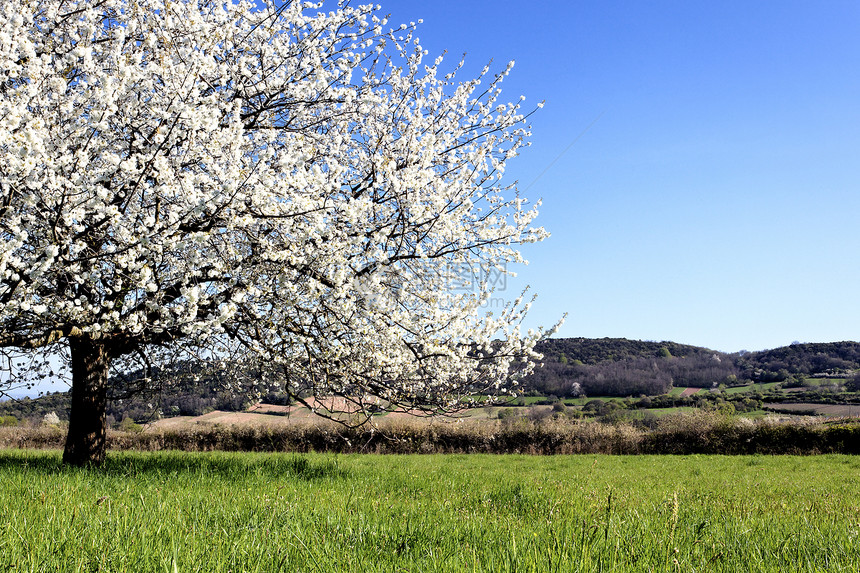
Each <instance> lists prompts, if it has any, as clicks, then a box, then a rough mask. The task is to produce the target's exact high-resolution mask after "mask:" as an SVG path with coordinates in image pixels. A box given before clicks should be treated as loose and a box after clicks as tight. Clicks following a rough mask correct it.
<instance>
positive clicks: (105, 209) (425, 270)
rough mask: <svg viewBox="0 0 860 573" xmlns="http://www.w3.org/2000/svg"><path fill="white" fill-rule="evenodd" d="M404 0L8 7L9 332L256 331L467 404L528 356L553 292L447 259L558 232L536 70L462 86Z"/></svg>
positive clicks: (296, 368)
mask: <svg viewBox="0 0 860 573" xmlns="http://www.w3.org/2000/svg"><path fill="white" fill-rule="evenodd" d="M378 9H379V8H376V7H373V6H352V5H349V4H346V3H341V4H339V5H338V7H336V8H335V9H333V10H331V11H326V12H324V11H321V10H318V9H316V8H310V7H306V5H305V4H304V3H301V2H287V3H285V4H283V5H282V6H281V5H277V6H276V5H275V4H269V5H265V6H263V7H257V6H255V5H252V4H250V3H249V2H245V1H237V2H225V3H206V2H203V3H201V2H197V1H192V0H172V1H171V2H169V3H168V2H166V1H163V0H135V1H131V0H104V1H102V2H99V3H91V2H87V1H86V0H62V1H61V0H23V1H22V0H0V31H2V33H0V85H1V86H2V87H0V233H2V237H3V238H2V241H0V346H6V347H9V346H18V347H22V348H37V347H40V346H44V345H50V344H54V343H57V342H60V341H62V340H64V339H65V340H68V341H72V340H80V341H87V342H89V343H90V344H91V345H93V346H100V347H103V348H105V349H106V355H107V357H108V358H106V359H112V358H117V357H119V356H121V355H123V354H125V353H128V352H136V351H137V350H138V349H140V348H150V347H153V348H154V347H158V346H163V345H172V344H176V343H177V342H179V341H183V340H184V341H185V342H186V343H188V344H189V345H201V344H214V343H215V341H219V344H220V343H222V342H223V341H224V340H231V341H233V343H234V344H235V345H238V346H241V347H242V348H244V349H245V350H247V351H249V352H253V353H254V354H255V355H256V356H258V357H259V358H260V359H263V360H266V361H268V362H270V363H273V364H276V365H277V366H278V367H279V368H282V369H283V371H284V372H285V373H286V375H287V377H288V378H289V379H290V380H294V381H300V382H301V383H302V384H305V385H307V386H308V387H312V388H313V389H314V391H316V392H318V393H322V394H326V393H350V394H355V395H373V396H375V397H377V398H380V399H383V400H387V401H392V402H398V401H399V402H402V403H414V404H417V405H421V406H424V405H432V406H433V407H442V408H446V407H450V406H456V405H458V404H459V402H458V400H459V398H457V397H456V396H457V395H458V394H470V393H472V392H475V391H476V388H477V386H480V387H481V388H498V387H500V386H503V385H504V384H505V382H506V380H508V375H509V372H510V370H511V368H512V366H514V365H518V366H525V367H526V368H528V365H529V364H530V361H531V360H532V358H534V354H533V351H532V348H533V346H534V343H535V341H536V340H537V339H538V338H539V337H540V336H543V335H544V334H545V333H541V332H533V333H529V334H522V333H520V331H519V324H520V323H521V321H522V319H523V317H524V313H525V310H526V308H527V305H524V304H523V303H522V301H521V300H520V301H513V302H512V303H511V304H509V305H507V306H506V307H505V308H503V309H501V310H500V311H499V310H498V309H497V310H496V312H495V313H494V314H491V313H489V312H485V311H483V309H482V308H481V304H482V301H486V300H488V296H489V294H490V293H491V291H492V285H491V284H489V283H487V282H483V283H480V284H477V285H476V287H475V288H476V289H477V291H476V292H472V293H463V292H458V291H457V290H456V289H455V288H453V286H454V283H452V277H451V276H449V274H446V269H448V268H449V267H450V265H452V264H466V265H471V266H473V267H474V268H493V269H496V270H497V271H498V272H500V273H506V272H507V266H506V265H507V264H508V263H511V264H513V263H518V262H523V259H522V257H521V255H520V254H519V252H518V251H517V247H518V245H520V244H522V243H530V242H534V241H539V240H541V239H543V238H544V237H545V236H546V232H545V231H544V230H543V229H542V228H539V227H533V226H532V221H533V219H534V217H535V215H536V211H535V209H534V207H531V206H529V205H528V204H527V202H526V201H525V200H524V199H522V198H520V197H519V196H518V195H517V192H516V189H515V188H514V187H513V186H512V185H503V184H502V183H501V182H500V177H501V174H502V173H503V172H504V169H505V163H506V161H507V160H508V159H509V158H511V157H513V156H515V155H516V154H517V151H518V149H519V148H520V147H521V146H523V145H525V140H526V138H527V137H528V136H529V132H528V126H527V125H526V124H525V116H526V114H524V112H523V110H522V108H521V105H522V103H521V101H522V100H520V101H519V102H516V103H507V102H503V101H502V100H501V99H500V89H499V88H500V83H501V81H502V79H503V78H504V77H505V76H506V75H507V73H508V72H509V70H510V66H508V67H507V68H505V69H504V70H503V71H501V72H500V73H499V74H497V75H495V76H494V75H491V74H490V72H489V68H487V69H485V70H484V72H483V73H482V74H481V76H479V77H478V78H475V79H471V80H467V81H462V82H459V83H458V82H457V80H456V73H457V69H459V68H455V70H454V71H451V72H444V71H443V70H442V66H443V65H444V62H443V60H442V58H436V59H435V60H425V55H426V52H425V51H424V50H423V49H422V48H421V46H420V45H418V41H417V38H415V37H414V29H415V26H414V25H408V26H401V27H399V28H397V29H394V30H391V29H389V31H388V32H386V31H385V29H386V27H387V22H386V20H385V18H382V17H381V16H379V15H378V14H377V13H376V10H378ZM481 356H483V357H481ZM476 385H477V386H476ZM451 396H453V397H451Z"/></svg>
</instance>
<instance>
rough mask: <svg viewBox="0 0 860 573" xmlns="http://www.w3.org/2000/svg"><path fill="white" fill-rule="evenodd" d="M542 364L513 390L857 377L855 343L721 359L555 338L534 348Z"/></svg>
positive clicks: (651, 390) (650, 390)
mask: <svg viewBox="0 0 860 573" xmlns="http://www.w3.org/2000/svg"><path fill="white" fill-rule="evenodd" d="M537 350H538V351H539V352H541V353H543V355H544V360H543V364H542V365H541V366H540V367H538V368H536V369H535V371H534V373H532V374H531V375H529V376H528V377H526V378H524V379H523V380H522V382H521V384H522V387H523V388H524V389H525V390H526V391H530V392H533V393H538V394H552V395H555V396H577V395H582V394H585V395H590V396H637V395H640V394H641V395H646V396H654V395H659V394H664V393H666V392H667V391H668V390H669V388H671V387H672V386H683V387H687V386H691V387H697V388H712V387H717V386H720V385H723V384H725V385H736V384H742V383H745V382H749V381H754V382H784V381H800V380H802V379H803V377H806V376H843V377H846V378H848V377H851V376H853V375H854V373H855V371H857V370H860V343H857V342H833V343H821V344H793V345H791V346H787V347H783V348H777V349H774V350H765V351H761V352H738V353H733V354H727V353H723V352H717V351H714V350H710V349H707V348H702V347H697V346H688V345H683V344H677V343H674V342H650V341H641V340H627V339H624V338H601V339H587V338H559V339H551V340H546V341H543V342H541V343H540V344H539V345H538V347H537Z"/></svg>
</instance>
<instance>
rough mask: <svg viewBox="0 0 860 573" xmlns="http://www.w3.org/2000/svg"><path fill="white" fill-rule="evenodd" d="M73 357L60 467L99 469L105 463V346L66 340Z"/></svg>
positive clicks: (86, 341)
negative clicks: (69, 398) (66, 429)
mask: <svg viewBox="0 0 860 573" xmlns="http://www.w3.org/2000/svg"><path fill="white" fill-rule="evenodd" d="M69 348H70V350H71V355H72V409H71V412H70V413H69V434H68V436H67V437H66V448H65V451H64V452H63V463H65V464H69V465H74V466H84V465H94V466H100V465H101V464H102V463H104V460H105V446H106V441H107V440H106V438H107V431H106V428H105V410H106V408H107V383H108V368H109V367H110V354H109V353H108V351H107V348H106V347H105V345H104V344H99V343H97V342H94V341H92V340H87V339H86V338H84V339H75V338H72V339H70V340H69Z"/></svg>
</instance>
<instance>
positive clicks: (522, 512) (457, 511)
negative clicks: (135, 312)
mask: <svg viewBox="0 0 860 573" xmlns="http://www.w3.org/2000/svg"><path fill="white" fill-rule="evenodd" d="M59 460H60V454H59V452H53V451H48V452H44V451H42V452H32V451H17V450H16V451H11V450H7V451H4V452H0V484H2V486H0V507H2V508H3V510H2V512H3V520H2V524H0V569H3V570H15V571H47V570H50V571H82V570H87V571H166V572H172V571H177V572H180V571H207V572H210V571H223V572H227V571H281V570H284V571H286V570H296V571H493V572H496V571H565V572H566V571H619V572H622V571H623V572H629V571H632V572H635V571H643V572H644V571H725V572H729V571H731V572H735V571H774V572H776V571H810V572H812V571H856V564H857V563H858V562H860V545H858V543H857V541H858V536H860V460H858V459H857V458H855V457H850V456H814V457H792V456H780V457H762V456H755V457H750V456H736V457H724V456H657V457H655V456H637V457H627V456H594V455H587V456H586V455H583V456H554V457H534V456H489V455H468V456H466V455H449V456H438V455H427V456H373V455H341V456H333V455H321V454H310V455H302V456H296V455H290V454H248V453H245V454H235V453H232V454H227V453H217V454H214V453H212V454H199V453H198V454H188V453H175V452H163V453H117V452H112V453H110V454H109V456H108V461H107V464H106V467H105V468H104V469H102V470H88V469H70V468H64V467H62V466H61V465H60V463H59Z"/></svg>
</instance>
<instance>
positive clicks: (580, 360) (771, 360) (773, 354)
mask: <svg viewBox="0 0 860 573" xmlns="http://www.w3.org/2000/svg"><path fill="white" fill-rule="evenodd" d="M537 350H538V351H539V352H541V353H542V354H543V355H544V359H543V362H542V364H541V365H539V366H537V367H536V368H535V371H534V372H533V373H532V374H531V375H529V376H528V377H526V378H524V379H522V380H521V381H520V389H521V390H523V391H526V392H532V393H535V394H541V395H555V396H559V397H561V396H577V395H583V394H584V395H588V396H639V395H646V396H655V395H660V394H665V393H667V392H669V390H670V389H671V388H672V387H673V386H683V387H699V388H711V387H717V386H720V385H723V384H725V385H727V386H732V385H737V384H744V383H747V382H749V381H755V382H790V383H797V384H800V382H801V380H802V379H803V378H805V377H841V378H849V377H852V376H853V375H854V374H856V373H858V372H860V342H850V341H846V342H828V343H815V344H792V345H790V346H784V347H781V348H775V349H773V350H763V351H759V352H744V353H733V354H726V353H723V352H717V351H714V350H711V349H709V348H703V347H700V346H691V345H687V344H678V343H676V342H668V341H663V342H654V341H643V340H628V339H626V338H552V339H549V340H544V341H542V342H540V343H539V344H538V346H537ZM173 370H175V372H173ZM197 370H198V369H197V368H196V367H195V366H194V365H193V364H191V365H189V364H182V365H177V366H175V367H174V368H173V369H171V372H168V373H167V375H168V376H169V377H170V378H171V379H174V380H179V382H177V383H175V384H174V385H171V386H170V388H169V390H165V391H161V392H151V393H149V394H143V395H141V394H137V395H132V392H130V391H129V392H123V391H122V390H121V389H122V388H123V387H126V388H127V389H129V390H131V389H132V388H133V387H134V379H135V377H136V376H138V375H139V373H126V374H124V375H120V376H119V377H117V378H116V380H117V381H118V382H120V384H119V388H120V390H115V391H114V396H113V399H112V400H110V403H109V406H108V416H110V420H111V421H112V422H113V423H118V422H120V421H121V420H122V419H123V418H125V417H126V416H128V417H130V418H132V419H134V420H137V421H144V420H148V419H152V417H153V416H154V415H159V414H156V412H159V413H160V415H161V416H165V417H170V416H175V415H194V416H196V415H200V414H203V413H205V412H209V411H212V410H213V409H219V410H230V411H240V410H243V409H244V408H245V407H246V406H247V405H248V404H247V401H246V398H245V396H242V395H237V394H232V393H229V392H226V391H225V390H224V388H223V384H221V383H220V382H219V380H218V378H219V377H218V375H217V373H214V374H210V375H199V374H200V373H199V372H197ZM189 372H191V373H194V374H196V375H195V376H188V373H189ZM264 401H265V402H267V403H273V404H283V403H286V401H287V399H286V396H285V395H282V394H280V395H279V394H271V395H267V396H265V397H264ZM69 402H70V400H69V394H68V393H67V392H56V393H53V394H49V395H46V396H43V397H40V398H34V399H30V398H25V399H21V400H8V401H5V402H0V417H2V416H10V415H11V416H15V417H16V418H17V419H18V420H22V419H26V418H30V419H41V417H42V416H44V415H45V414H46V413H48V412H51V411H54V412H56V413H57V414H58V415H59V417H60V418H61V419H68V411H69ZM0 423H2V420H0Z"/></svg>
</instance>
